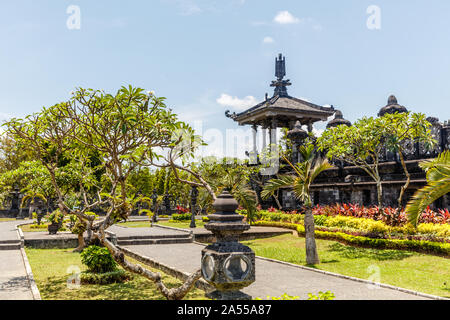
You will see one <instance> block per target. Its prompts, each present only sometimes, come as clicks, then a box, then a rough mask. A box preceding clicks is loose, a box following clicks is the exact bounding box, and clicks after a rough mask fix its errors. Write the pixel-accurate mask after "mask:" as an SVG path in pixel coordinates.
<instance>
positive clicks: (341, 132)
mask: <svg viewBox="0 0 450 320" xmlns="http://www.w3.org/2000/svg"><path fill="white" fill-rule="evenodd" d="M164 100H165V98H162V97H156V96H155V95H154V93H153V92H145V91H144V90H143V89H141V88H133V87H131V86H129V87H122V88H121V89H119V90H118V91H117V92H116V93H115V94H107V93H105V92H103V91H102V90H93V89H83V88H78V89H77V90H76V91H75V92H73V93H72V96H71V98H70V99H69V100H68V101H65V102H62V103H58V104H56V105H54V106H51V107H48V108H44V109H42V110H41V111H40V112H38V113H35V114H32V115H29V116H28V117H26V118H24V119H12V120H10V121H9V122H7V123H5V125H4V127H5V130H6V131H5V134H4V135H3V136H2V140H1V144H0V148H2V149H3V150H4V151H5V150H7V151H8V153H6V152H5V154H7V157H6V158H5V159H1V161H2V162H1V163H0V166H3V170H2V174H1V175H0V189H1V190H0V191H1V192H0V195H1V197H2V198H3V200H6V199H7V198H8V197H10V195H11V194H12V193H13V190H16V188H18V189H19V190H20V192H21V194H22V195H23V196H22V198H21V201H20V208H21V210H27V211H28V212H25V213H24V212H23V211H20V212H21V214H24V215H25V216H26V217H27V218H30V219H33V221H35V222H34V223H32V224H29V225H24V226H22V227H21V229H22V231H23V232H25V233H32V232H42V233H44V232H45V233H47V232H48V233H49V234H53V235H58V233H59V234H61V233H65V232H67V233H68V232H70V233H73V234H75V235H77V239H78V246H77V247H76V248H72V249H70V250H69V249H35V248H31V247H27V248H26V254H27V255H28V257H29V261H30V264H31V268H32V270H33V274H34V276H35V279H36V283H37V286H38V288H39V290H40V291H41V295H42V297H43V298H44V299H169V300H179V299H200V298H203V294H202V293H200V291H199V289H196V288H195V287H194V284H195V283H196V282H197V281H198V280H200V279H202V278H203V279H206V280H207V282H208V283H209V284H214V285H218V284H217V283H216V282H214V281H215V280H212V279H213V277H212V276H211V277H208V276H207V271H205V270H212V271H214V270H215V269H214V268H212V267H211V265H212V264H213V262H211V261H210V262H209V265H208V261H207V260H203V258H202V261H206V262H205V263H206V265H203V262H202V268H199V267H200V261H199V262H198V267H197V268H196V270H195V271H194V272H192V273H190V274H189V275H188V276H186V277H185V278H184V279H183V281H181V280H176V279H175V278H174V277H172V276H170V275H169V274H165V273H163V272H161V271H160V270H156V269H155V268H153V267H151V266H150V265H146V264H145V263H143V262H142V261H138V260H137V259H134V258H133V257H130V256H127V252H126V251H125V250H124V249H123V248H122V247H121V246H119V245H118V244H117V243H116V242H114V240H112V238H110V237H109V236H108V231H109V230H110V229H111V227H113V226H114V227H117V226H119V227H124V228H129V229H130V230H132V231H133V232H141V231H142V232H144V229H143V228H146V229H151V228H156V227H157V226H158V225H159V226H166V227H175V228H179V229H190V228H192V225H191V223H193V222H196V227H197V228H203V229H208V230H209V228H211V230H213V231H214V228H218V229H216V231H217V230H219V229H220V228H221V227H220V226H219V225H220V223H223V225H225V226H227V227H229V228H230V229H229V230H227V232H228V233H229V234H232V233H233V232H236V234H238V233H239V232H244V231H245V230H247V229H248V228H249V226H248V225H247V224H249V225H250V226H251V227H252V228H253V229H255V228H258V227H259V226H270V227H278V228H282V229H289V230H292V231H293V234H292V235H282V236H277V237H272V238H266V239H255V240H249V241H242V243H241V244H235V245H236V247H239V248H241V249H240V250H241V251H242V252H241V251H239V252H241V255H242V256H245V254H247V253H248V254H249V256H245V258H242V259H243V261H244V262H245V263H246V265H247V269H248V270H249V269H250V267H249V266H251V265H252V261H254V260H252V259H254V256H252V254H253V253H255V254H256V255H258V256H261V257H266V258H270V259H276V260H280V261H285V262H289V263H293V264H298V265H303V266H308V267H311V268H316V269H320V270H326V271H330V272H334V273H338V274H341V275H348V276H353V277H358V278H367V277H368V276H369V275H368V274H367V270H368V269H370V268H372V267H373V266H377V267H378V268H380V269H381V270H382V272H381V279H380V280H381V281H383V283H387V284H391V285H395V286H400V287H404V288H408V289H411V290H417V291H420V292H424V293H429V294H434V295H439V296H443V297H448V296H449V287H448V285H447V283H446V279H448V278H449V276H450V274H449V270H450V268H449V267H450V264H449V260H448V258H449V256H450V213H449V211H448V209H432V204H433V202H435V201H436V200H437V199H439V198H440V197H442V196H444V195H446V194H447V193H448V192H449V173H450V168H449V163H450V152H449V151H444V152H442V153H441V154H440V155H438V156H437V157H436V158H434V159H429V160H426V161H423V162H422V163H421V164H420V166H421V168H422V169H423V170H424V171H425V172H426V177H427V185H426V186H424V187H423V188H422V189H419V190H418V191H417V192H416V193H415V195H414V197H413V198H412V199H410V201H409V202H408V205H407V206H406V207H403V206H402V205H401V204H402V203H403V202H404V201H403V200H404V199H403V197H404V192H403V191H405V190H406V189H408V184H409V181H408V179H409V178H408V177H409V173H408V170H407V167H406V166H404V167H403V169H404V170H405V177H406V178H405V185H404V186H403V187H402V192H400V194H399V199H398V204H399V205H398V207H395V208H394V207H388V206H384V205H383V201H382V198H383V193H382V183H381V177H380V175H379V172H378V165H379V159H378V158H377V156H375V155H376V154H377V152H379V151H380V149H381V147H382V146H383V145H384V146H387V147H389V148H391V149H392V150H395V151H396V152H399V154H401V153H402V149H401V148H400V147H399V146H400V145H401V144H402V143H404V140H405V139H417V140H418V141H421V142H422V143H431V144H432V137H431V136H430V132H429V129H428V126H429V125H427V122H426V121H425V119H424V116H423V115H419V114H394V115H387V116H385V117H380V118H377V119H373V118H370V119H366V118H364V119H362V120H360V121H359V122H357V123H355V124H354V126H351V127H347V126H345V125H343V126H339V127H336V128H330V129H327V131H325V132H324V134H323V135H322V136H321V137H320V138H319V139H316V138H315V137H314V136H313V135H309V136H308V137H305V139H304V141H303V142H302V144H301V145H300V146H299V147H298V153H299V154H300V155H301V157H300V159H301V160H300V161H297V162H294V161H291V160H290V158H292V157H291V156H292V154H289V150H290V149H289V148H290V147H289V146H290V145H291V143H292V141H290V139H289V137H288V136H285V137H284V138H283V141H282V145H281V146H280V153H279V154H278V155H279V156H280V159H281V160H282V168H281V169H282V170H281V171H282V173H279V174H277V175H272V176H271V177H270V179H267V178H263V177H261V174H260V170H261V169H264V168H267V166H270V164H262V163H260V164H258V165H254V164H252V165H250V164H249V162H248V161H242V160H239V159H227V158H225V159H217V158H214V157H203V158H196V153H195V152H196V150H197V149H198V148H199V146H201V145H203V144H204V142H203V141H202V139H201V137H199V136H197V135H196V134H195V132H194V130H193V129H192V128H191V127H190V126H189V125H188V124H187V123H184V122H182V121H180V120H178V117H177V115H176V114H175V113H173V112H172V110H171V109H169V108H167V106H166V105H165V103H164ZM392 123H395V124H396V126H393V125H392ZM393 128H395V130H394V129H393ZM398 128H403V129H404V131H401V130H397V129H398ZM411 128H415V129H414V130H412V129H411ZM406 132H407V133H406ZM339 141H345V142H346V144H345V146H344V145H343V144H342V143H339ZM290 151H291V152H292V150H290ZM370 157H372V160H370V161H368V160H367V159H368V158H370ZM341 159H342V160H345V161H348V162H349V163H352V164H353V165H355V166H358V167H360V168H362V169H363V170H365V171H366V172H367V173H369V175H370V177H372V178H373V179H374V181H375V183H376V185H377V190H378V194H377V196H378V197H377V200H378V205H376V206H361V205H358V204H347V203H342V204H335V205H327V206H324V205H313V201H312V197H311V193H312V192H311V186H312V185H313V184H314V181H315V180H316V178H317V177H319V176H320V174H322V173H323V172H325V171H327V170H328V169H331V168H332V167H333V161H337V160H339V161H341ZM400 165H401V164H400ZM286 188H288V189H290V190H292V191H293V197H295V200H296V201H297V202H298V203H300V204H301V209H299V210H296V211H286V210H282V208H281V205H280V202H279V199H280V195H279V191H280V190H282V189H286ZM171 199H172V200H171ZM268 200H272V201H273V202H274V203H276V204H277V206H278V208H275V207H273V206H272V207H269V208H267V209H263V208H262V205H261V204H262V203H264V202H267V201H268ZM227 201H231V204H230V202H227ZM174 203H175V204H176V206H174V205H173V204H174ZM224 203H228V204H227V205H224ZM220 206H222V207H221V208H222V209H223V210H222V211H223V212H222V211H220V212H216V211H217V210H216V209H217V207H220ZM172 207H175V210H174V211H173V212H171V208H172ZM235 207H236V208H237V210H235V209H230V208H235ZM227 210H231V211H230V212H229V211H227ZM217 213H218V214H217ZM193 214H194V216H193ZM132 216H139V217H147V219H141V220H139V221H129V220H130V218H131V217H132ZM241 220H242V221H244V223H242V221H241ZM218 221H219V222H218ZM230 221H232V223H231V222H230ZM218 226H219V227H218ZM236 230H238V231H239V232H237V231H236ZM127 232H128V231H127ZM217 234H218V235H219V236H223V235H227V233H226V232H225V233H221V232H219V231H217ZM229 234H228V236H229ZM223 237H224V236H223ZM236 238H237V237H234V234H233V237H230V238H227V240H226V241H231V240H230V239H233V241H236V240H235V239H236ZM218 241H220V240H218ZM224 241H225V240H224ZM210 245H211V244H210ZM242 245H247V246H249V247H250V248H251V249H252V250H253V251H251V250H247V249H245V250H244V249H242V247H240V246H242ZM212 247H214V246H213V245H211V246H208V247H207V248H212ZM205 250H206V249H205ZM198 251H200V250H198ZM168 252H170V251H168ZM213 256H214V254H212V253H210V254H209V257H213ZM230 256H231V253H230ZM230 264H231V263H230ZM49 266H50V267H49ZM69 266H71V267H73V269H71V270H69V271H68V267H69ZM208 268H209V269H208ZM212 271H211V272H212ZM252 271H254V270H252ZM205 272H206V273H205ZM68 273H69V274H71V276H70V281H69V282H67V280H68V279H67V277H68V275H67V274H68ZM248 274H250V275H252V276H254V272H253V273H250V272H249V273H248ZM248 274H246V276H247V275H248ZM231 278H233V274H232V275H231V276H230V275H228V279H231ZM233 279H234V278H233ZM236 279H240V278H239V277H237V278H236ZM249 279H250V278H249ZM227 281H229V280H227ZM254 281H255V280H254V279H253V280H252V279H250V280H248V281H247V282H245V284H246V286H248V285H250V284H251V283H252V282H254ZM256 281H257V280H256ZM235 282H236V283H243V282H244V281H240V282H239V280H236V281H235ZM74 287H75V288H77V290H71V289H73V288H74ZM225 291H226V290H225ZM313 293H314V292H312V294H313ZM286 294H287V295H286V296H284V297H285V298H287V297H289V292H286ZM331 294H332V293H331ZM331 294H329V293H325V294H322V295H321V297H322V298H324V299H325V298H327V297H328V298H329V297H331ZM303 298H304V297H303Z"/></svg>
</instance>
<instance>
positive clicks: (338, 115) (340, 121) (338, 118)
mask: <svg viewBox="0 0 450 320" xmlns="http://www.w3.org/2000/svg"><path fill="white" fill-rule="evenodd" d="M340 125H346V126H349V127H350V126H351V125H352V123H351V122H350V121H348V120H346V119H344V115H343V114H342V111H340V110H336V112H335V113H334V119H333V120H331V121H330V122H328V124H327V129H328V128H333V127H337V126H340Z"/></svg>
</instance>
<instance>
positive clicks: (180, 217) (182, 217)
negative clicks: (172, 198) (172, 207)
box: [172, 213, 192, 221]
mask: <svg viewBox="0 0 450 320" xmlns="http://www.w3.org/2000/svg"><path fill="white" fill-rule="evenodd" d="M191 218H192V214H190V213H180V214H177V213H174V214H173V215H172V220H174V221H187V220H191Z"/></svg>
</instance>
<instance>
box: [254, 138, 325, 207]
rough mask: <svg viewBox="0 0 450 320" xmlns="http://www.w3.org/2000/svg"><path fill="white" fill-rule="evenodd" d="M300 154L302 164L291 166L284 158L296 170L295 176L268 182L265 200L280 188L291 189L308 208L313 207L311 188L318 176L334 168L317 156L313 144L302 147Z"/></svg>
mask: <svg viewBox="0 0 450 320" xmlns="http://www.w3.org/2000/svg"><path fill="white" fill-rule="evenodd" d="M299 152H300V154H301V156H302V158H303V161H302V162H299V163H296V164H295V165H293V164H291V163H290V161H289V160H288V159H287V158H286V157H284V159H285V160H286V161H287V162H288V163H289V165H290V166H291V167H292V169H294V172H295V174H296V175H295V176H293V175H290V176H280V177H278V179H272V180H269V181H268V182H267V184H266V185H265V186H264V189H263V191H262V193H261V197H262V198H263V199H267V198H269V197H270V196H272V195H273V193H274V192H275V190H279V189H280V188H284V187H290V188H292V189H293V191H294V195H295V197H296V198H297V199H299V200H300V201H302V202H303V203H304V204H305V206H306V207H310V206H312V202H311V196H310V192H309V188H310V186H311V184H312V183H313V182H314V180H315V179H316V178H317V176H318V175H319V174H320V173H322V172H323V171H325V170H327V169H329V168H331V167H332V165H331V164H329V163H328V161H327V160H326V159H321V158H320V157H318V156H317V155H316V151H315V147H314V145H313V144H308V145H306V146H300V147H299Z"/></svg>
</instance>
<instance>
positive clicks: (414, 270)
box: [242, 235, 450, 298]
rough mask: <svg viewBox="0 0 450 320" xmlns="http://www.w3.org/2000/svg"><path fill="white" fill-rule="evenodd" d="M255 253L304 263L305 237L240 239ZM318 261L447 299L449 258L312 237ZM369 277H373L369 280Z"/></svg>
mask: <svg viewBox="0 0 450 320" xmlns="http://www.w3.org/2000/svg"><path fill="white" fill-rule="evenodd" d="M242 243H244V244H246V245H248V246H250V247H251V248H252V249H253V250H254V251H255V253H256V255H258V256H262V257H266V258H271V259H276V260H281V261H286V262H290V263H294V264H299V265H306V257H305V239H304V238H299V237H296V236H293V235H282V236H278V237H273V238H266V239H258V240H251V241H243V242H242ZM316 243H317V247H318V251H319V258H320V261H321V263H320V264H319V265H316V266H313V267H314V268H317V269H321V270H326V271H330V272H334V273H339V274H343V275H347V276H352V277H356V278H361V279H369V277H370V276H371V275H373V271H371V270H373V269H371V268H369V266H376V267H379V270H380V280H379V281H380V282H382V283H386V284H390V285H394V286H398V287H402V288H407V289H411V290H416V291H420V292H424V293H429V294H433V295H438V296H443V297H447V298H450V259H447V258H442V257H437V256H433V255H426V254H420V253H415V252H409V251H401V250H380V249H366V248H355V247H350V246H346V245H343V244H340V243H338V242H336V241H328V240H318V239H316ZM370 280H373V278H372V279H370Z"/></svg>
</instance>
